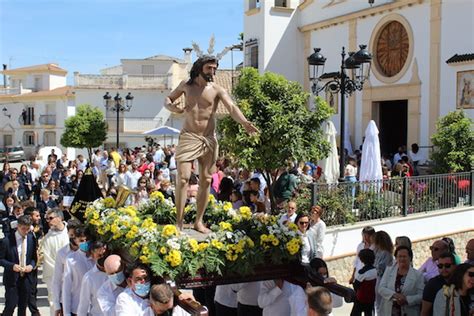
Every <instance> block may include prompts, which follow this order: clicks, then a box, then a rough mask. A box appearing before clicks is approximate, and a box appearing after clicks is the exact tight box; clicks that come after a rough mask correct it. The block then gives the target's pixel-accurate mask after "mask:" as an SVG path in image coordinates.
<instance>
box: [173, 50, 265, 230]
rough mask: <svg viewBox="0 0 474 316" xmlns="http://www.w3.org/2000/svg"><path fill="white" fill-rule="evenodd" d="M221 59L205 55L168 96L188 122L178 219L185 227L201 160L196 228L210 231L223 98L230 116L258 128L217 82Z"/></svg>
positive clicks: (179, 153) (182, 142) (180, 158)
mask: <svg viewBox="0 0 474 316" xmlns="http://www.w3.org/2000/svg"><path fill="white" fill-rule="evenodd" d="M217 67H218V60H217V58H216V57H214V56H209V55H205V56H202V57H200V58H199V59H197V60H196V61H195V62H194V64H193V66H192V68H191V71H190V79H189V80H188V81H182V82H181V83H180V84H179V85H178V87H177V88H176V89H174V90H173V91H172V92H171V93H170V95H169V96H168V97H167V98H166V99H165V107H166V108H167V109H168V110H169V111H171V112H175V113H183V114H184V124H183V128H182V130H181V134H180V135H179V141H178V146H177V148H176V153H175V159H176V162H177V172H178V175H177V181H176V214H177V216H176V222H177V226H178V228H179V229H182V228H183V217H184V206H185V203H186V196H187V195H186V192H187V189H188V181H189V177H190V176H191V169H192V163H193V161H194V160H195V159H197V160H198V162H199V190H198V194H197V215H196V221H195V222H194V229H195V230H197V231H199V232H201V233H208V232H209V229H207V227H206V226H205V225H204V223H203V216H204V211H205V209H206V207H207V204H208V201H209V188H210V185H211V179H212V173H213V172H214V168H215V163H216V160H217V155H218V144H217V138H216V133H215V130H216V117H215V116H216V110H217V105H218V103H219V101H222V103H223V104H224V106H225V107H226V109H227V111H228V112H229V114H230V116H231V117H232V118H233V119H234V120H235V121H236V122H238V123H240V124H241V125H242V126H243V127H244V128H245V130H246V131H247V132H248V133H250V134H254V133H258V129H257V128H256V127H255V126H254V125H253V124H252V123H251V122H249V121H247V119H246V118H245V116H244V115H243V114H242V112H241V111H240V109H239V108H238V107H237V106H236V105H235V104H234V102H233V101H232V99H231V97H230V96H229V94H228V93H227V92H226V91H225V89H224V88H222V87H221V86H219V85H217V84H216V83H214V76H215V74H216V70H217ZM183 93H184V95H185V106H184V108H181V107H179V106H178V105H179V103H175V101H176V100H177V99H178V98H179V97H180V96H181V95H182V94H183Z"/></svg>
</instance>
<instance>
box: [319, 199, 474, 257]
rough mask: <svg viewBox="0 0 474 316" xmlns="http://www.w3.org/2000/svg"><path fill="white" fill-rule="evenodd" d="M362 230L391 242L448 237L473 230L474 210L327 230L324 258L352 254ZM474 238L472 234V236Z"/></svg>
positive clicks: (468, 209)
mask: <svg viewBox="0 0 474 316" xmlns="http://www.w3.org/2000/svg"><path fill="white" fill-rule="evenodd" d="M365 226H372V227H374V228H375V230H376V231H379V230H384V231H386V232H387V233H388V234H389V235H390V237H391V238H392V240H395V237H397V236H408V237H409V238H410V239H411V240H417V239H423V238H428V237H431V236H437V235H443V234H449V233H453V232H459V231H463V230H469V229H473V227H474V207H466V208H464V209H457V210H454V209H447V210H443V211H435V212H431V213H428V214H416V215H409V216H407V217H401V218H394V219H391V220H384V221H379V220H377V221H371V222H364V223H360V224H357V225H352V226H347V227H337V228H330V229H328V230H327V232H326V237H325V239H324V257H325V258H327V257H335V256H340V255H344V254H349V253H354V252H355V250H356V248H357V245H358V244H359V243H360V241H361V240H362V237H361V232H362V229H363V228H364V227H365ZM473 237H474V234H473Z"/></svg>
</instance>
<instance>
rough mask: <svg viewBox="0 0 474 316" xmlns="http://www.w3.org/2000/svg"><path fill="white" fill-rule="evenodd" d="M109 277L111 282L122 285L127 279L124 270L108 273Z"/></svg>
mask: <svg viewBox="0 0 474 316" xmlns="http://www.w3.org/2000/svg"><path fill="white" fill-rule="evenodd" d="M108 278H109V280H110V282H112V283H113V284H115V285H120V284H122V283H123V281H125V275H124V274H123V271H120V272H117V273H115V274H111V275H108Z"/></svg>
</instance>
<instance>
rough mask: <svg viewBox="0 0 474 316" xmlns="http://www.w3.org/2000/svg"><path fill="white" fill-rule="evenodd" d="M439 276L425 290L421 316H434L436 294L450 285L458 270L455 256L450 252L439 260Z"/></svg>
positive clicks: (442, 255) (430, 281) (429, 282)
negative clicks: (450, 280) (449, 282)
mask: <svg viewBox="0 0 474 316" xmlns="http://www.w3.org/2000/svg"><path fill="white" fill-rule="evenodd" d="M438 270H439V275H437V276H435V277H434V278H432V279H431V280H429V281H428V283H426V285H425V289H424V290H423V300H422V301H421V316H432V315H433V303H434V300H435V298H436V294H437V293H438V291H439V290H441V289H442V288H443V286H444V285H446V284H448V281H449V279H450V278H451V276H452V275H453V273H454V271H455V270H456V262H455V259H454V255H453V254H452V253H449V252H445V253H443V254H441V256H440V257H439V259H438Z"/></svg>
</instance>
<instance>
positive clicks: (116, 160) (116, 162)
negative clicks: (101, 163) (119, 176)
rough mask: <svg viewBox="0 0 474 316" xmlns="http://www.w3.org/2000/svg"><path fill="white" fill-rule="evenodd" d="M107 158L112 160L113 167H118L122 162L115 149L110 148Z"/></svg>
mask: <svg viewBox="0 0 474 316" xmlns="http://www.w3.org/2000/svg"><path fill="white" fill-rule="evenodd" d="M109 156H110V157H112V159H113V160H114V165H115V166H119V165H120V162H121V161H122V157H121V156H120V154H119V153H118V152H117V149H116V148H115V147H112V148H110V153H109Z"/></svg>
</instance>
